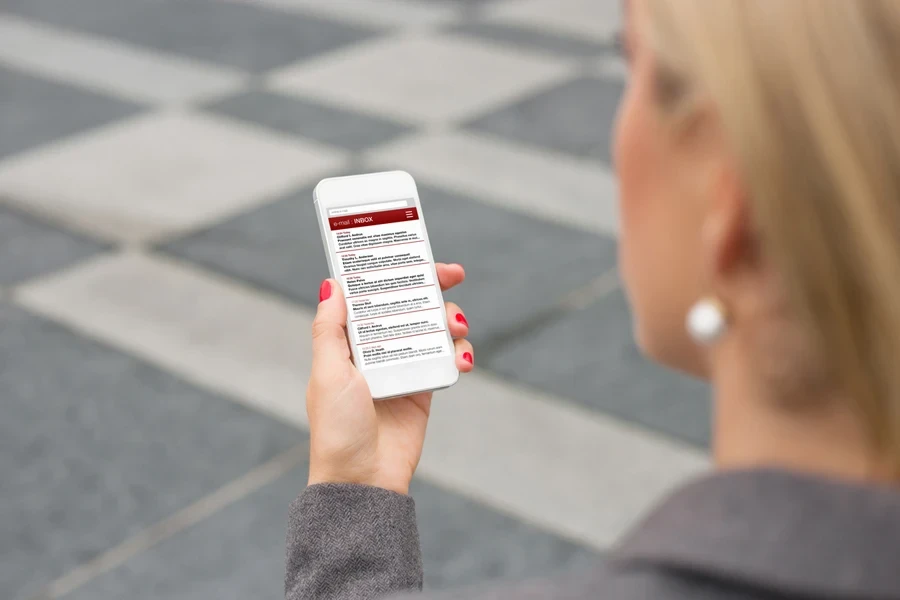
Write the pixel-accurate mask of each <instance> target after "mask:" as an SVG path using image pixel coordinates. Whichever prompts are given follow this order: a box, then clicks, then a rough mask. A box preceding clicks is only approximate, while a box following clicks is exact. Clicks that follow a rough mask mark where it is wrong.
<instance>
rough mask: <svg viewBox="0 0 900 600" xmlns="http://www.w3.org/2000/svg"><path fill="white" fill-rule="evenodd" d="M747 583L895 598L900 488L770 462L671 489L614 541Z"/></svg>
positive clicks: (634, 559) (636, 556)
mask: <svg viewBox="0 0 900 600" xmlns="http://www.w3.org/2000/svg"><path fill="white" fill-rule="evenodd" d="M610 558H611V560H613V561H615V562H618V563H625V564H626V566H627V564H628V563H652V564H655V565H658V566H663V567H666V568H673V569H676V570H682V571H689V572H693V573H695V574H697V575H700V576H704V577H711V578H714V579H720V580H727V581H733V582H739V583H742V584H744V585H747V586H751V587H755V588H759V589H764V590H771V591H775V592H781V593H784V594H798V595H810V596H823V597H828V598H845V597H846V598H860V597H865V598H872V599H881V598H891V599H894V600H896V599H897V598H900V490H898V489H895V488H889V487H875V486H871V487H865V486H861V485H851V484H848V483H842V482H837V481H833V480H828V479H824V478H817V477H812V476H804V475H798V474H791V473H787V472H781V471H775V470H753V471H734V472H724V473H720V474H715V475H711V476H708V477H705V478H703V479H700V480H697V481H694V482H691V483H689V484H688V485H686V486H685V487H683V488H681V489H680V490H679V491H677V492H675V493H674V494H673V495H672V496H670V497H669V498H668V499H667V500H665V501H664V502H663V503H662V504H661V505H660V506H659V508H658V509H656V510H655V511H654V512H652V513H651V514H650V516H649V517H648V518H647V519H646V520H645V521H644V522H643V524H641V525H640V526H638V527H637V528H636V529H635V530H633V531H632V533H631V534H629V535H628V536H627V537H626V538H625V539H624V540H623V541H622V543H621V544H620V545H619V546H618V547H616V548H614V549H613V552H612V554H611V556H610Z"/></svg>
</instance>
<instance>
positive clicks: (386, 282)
mask: <svg viewBox="0 0 900 600" xmlns="http://www.w3.org/2000/svg"><path fill="white" fill-rule="evenodd" d="M328 225H329V229H330V231H329V235H330V236H331V238H332V239H331V247H332V250H333V251H334V253H335V255H334V269H335V272H336V273H335V274H336V276H337V277H339V278H340V279H341V281H342V283H343V287H344V291H345V294H346V298H347V309H348V311H349V319H348V321H349V323H348V329H349V334H350V336H352V339H353V342H354V344H355V345H356V347H357V355H358V356H357V360H358V363H361V364H357V367H358V368H360V369H361V370H368V369H376V368H382V367H390V366H397V365H402V364H407V363H411V362H415V361H419V360H423V359H431V358H436V357H440V356H447V355H450V354H451V348H450V342H449V338H448V336H447V333H446V326H445V324H444V315H443V314H442V311H441V301H440V289H439V288H438V282H437V281H435V278H434V270H433V267H432V264H431V262H430V260H429V256H430V251H429V248H428V242H427V241H426V240H425V235H424V227H423V224H422V219H421V218H420V216H419V211H418V208H417V207H416V203H415V201H414V200H412V199H408V200H395V201H390V202H374V203H369V204H362V205H359V206H353V207H342V208H332V209H330V210H329V211H328Z"/></svg>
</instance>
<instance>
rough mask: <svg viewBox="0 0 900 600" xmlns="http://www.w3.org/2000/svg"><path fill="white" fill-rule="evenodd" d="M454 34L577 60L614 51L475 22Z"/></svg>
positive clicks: (546, 33) (542, 33)
mask: <svg viewBox="0 0 900 600" xmlns="http://www.w3.org/2000/svg"><path fill="white" fill-rule="evenodd" d="M450 31H452V32H454V33H460V34H463V35H470V36H472V37H475V38H478V39H481V40H486V41H490V42H495V43H498V44H504V45H507V46H511V47H514V48H521V49H523V50H528V51H537V52H551V53H553V54H561V55H563V56H571V57H576V58H593V57H597V56H602V55H605V54H610V53H612V51H613V47H612V46H611V45H609V44H601V43H597V42H590V41H587V40H580V39H575V38H571V37H566V36H562V35H557V34H555V33H552V32H549V31H539V30H536V29H523V28H521V27H516V26H515V25H508V24H505V23H486V22H478V21H471V22H468V23H464V24H463V25H460V26H456V27H454V28H452V29H450Z"/></svg>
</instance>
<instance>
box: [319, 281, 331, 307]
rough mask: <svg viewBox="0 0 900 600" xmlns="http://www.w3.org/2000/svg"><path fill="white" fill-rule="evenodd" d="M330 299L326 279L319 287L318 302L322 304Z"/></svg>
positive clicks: (329, 288)
mask: <svg viewBox="0 0 900 600" xmlns="http://www.w3.org/2000/svg"><path fill="white" fill-rule="evenodd" d="M329 298H331V282H330V281H328V280H327V279H326V280H325V281H323V282H322V285H321V286H319V302H323V301H325V300H328V299H329Z"/></svg>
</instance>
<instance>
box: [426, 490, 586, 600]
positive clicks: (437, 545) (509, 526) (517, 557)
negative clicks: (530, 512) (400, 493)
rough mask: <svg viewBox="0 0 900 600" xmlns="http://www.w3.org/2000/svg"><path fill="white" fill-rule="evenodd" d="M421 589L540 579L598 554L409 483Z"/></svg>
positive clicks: (466, 501)
mask: <svg viewBox="0 0 900 600" xmlns="http://www.w3.org/2000/svg"><path fill="white" fill-rule="evenodd" d="M410 492H411V493H412V495H413V497H414V498H415V499H416V514H417V515H418V517H419V536H420V538H421V540H422V555H423V559H424V564H425V585H426V587H429V588H436V589H439V588H448V587H456V586H459V585H465V584H473V583H480V582H483V581H492V580H520V579H525V578H527V577H540V576H541V575H546V574H550V573H553V572H555V571H559V570H561V569H569V568H573V567H576V566H585V565H589V564H591V563H592V562H594V561H596V560H598V558H599V556H600V555H599V554H598V553H597V552H596V551H593V550H589V549H587V548H584V547H582V546H580V545H578V544H575V543H572V542H569V541H567V540H564V539H561V538H559V537H557V536H555V535H553V534H552V533H549V532H546V531H543V530H541V529H538V528H536V527H533V526H531V525H528V524H525V523H523V522H521V521H518V520H516V519H514V518H512V517H509V516H506V515H503V514H501V513H498V512H496V511H494V510H491V509H488V508H485V507H484V506H482V505H480V504H478V503H477V502H474V501H472V500H469V499H466V498H463V497H461V496H459V495H457V494H453V493H451V492H448V491H446V490H443V489H440V488H437V487H434V486H431V485H428V484H425V483H422V482H421V481H414V482H413V485H412V487H411V489H410Z"/></svg>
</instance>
